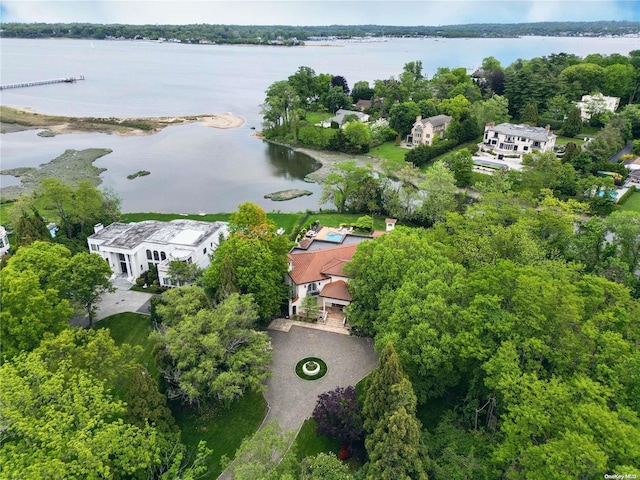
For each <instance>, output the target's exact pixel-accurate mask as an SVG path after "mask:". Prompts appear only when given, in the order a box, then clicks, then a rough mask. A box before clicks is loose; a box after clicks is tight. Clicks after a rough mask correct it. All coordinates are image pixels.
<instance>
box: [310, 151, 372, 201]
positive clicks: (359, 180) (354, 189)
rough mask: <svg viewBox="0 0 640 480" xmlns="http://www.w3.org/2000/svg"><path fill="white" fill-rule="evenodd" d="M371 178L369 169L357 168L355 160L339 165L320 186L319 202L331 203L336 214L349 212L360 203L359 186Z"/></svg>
mask: <svg viewBox="0 0 640 480" xmlns="http://www.w3.org/2000/svg"><path fill="white" fill-rule="evenodd" d="M371 177H372V174H371V168H368V167H359V166H358V165H357V164H356V162H355V160H350V161H347V162H343V163H339V164H337V165H336V166H335V168H334V171H333V172H331V173H330V174H329V175H328V176H327V179H326V180H325V182H324V183H323V184H322V197H321V198H320V202H321V203H324V202H327V201H330V202H332V203H333V204H334V205H335V207H336V209H337V210H338V212H344V211H346V210H351V209H352V207H353V206H355V204H357V203H360V199H359V198H358V192H359V191H360V186H361V185H362V184H363V183H364V182H366V181H367V180H368V179H369V178H371Z"/></svg>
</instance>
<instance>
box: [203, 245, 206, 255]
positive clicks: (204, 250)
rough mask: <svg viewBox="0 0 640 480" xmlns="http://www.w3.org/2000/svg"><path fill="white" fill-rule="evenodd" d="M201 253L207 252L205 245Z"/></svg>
mask: <svg viewBox="0 0 640 480" xmlns="http://www.w3.org/2000/svg"><path fill="white" fill-rule="evenodd" d="M202 253H203V254H205V255H206V254H207V247H205V248H203V249H202Z"/></svg>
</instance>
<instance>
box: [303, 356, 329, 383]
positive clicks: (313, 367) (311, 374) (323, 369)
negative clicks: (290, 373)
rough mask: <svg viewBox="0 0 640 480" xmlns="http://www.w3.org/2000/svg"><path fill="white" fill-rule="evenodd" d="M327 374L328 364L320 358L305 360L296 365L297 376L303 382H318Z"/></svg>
mask: <svg viewBox="0 0 640 480" xmlns="http://www.w3.org/2000/svg"><path fill="white" fill-rule="evenodd" d="M326 374H327V364H326V363H325V362H324V361H323V360H322V359H320V358H316V357H307V358H303V359H302V360H300V361H299V362H298V363H297V364H296V375H298V376H299V377H300V378H302V379H303V380H318V379H319V378H322V377H324V376H325V375H326Z"/></svg>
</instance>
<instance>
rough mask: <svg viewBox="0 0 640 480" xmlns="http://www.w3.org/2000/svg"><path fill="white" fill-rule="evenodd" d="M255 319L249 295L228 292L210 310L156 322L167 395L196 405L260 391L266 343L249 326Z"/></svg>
mask: <svg viewBox="0 0 640 480" xmlns="http://www.w3.org/2000/svg"><path fill="white" fill-rule="evenodd" d="M191 288H196V287H191ZM172 300H173V301H178V302H179V301H181V300H182V299H181V298H177V299H172ZM257 319H258V314H257V312H256V307H255V304H254V302H253V299H252V297H251V296H250V295H242V296H241V295H238V294H233V295H230V296H229V297H227V298H226V299H224V300H223V301H222V302H220V303H219V304H218V305H217V306H216V307H214V308H213V309H202V310H199V311H198V312H197V313H196V314H195V315H187V316H185V317H184V318H182V319H181V320H180V321H178V322H174V323H173V324H171V325H164V324H163V325H161V328H160V330H159V331H158V332H157V333H155V334H154V338H155V339H156V340H157V341H158V342H159V343H160V344H161V347H160V349H159V350H158V353H157V357H156V361H157V363H158V368H159V370H160V371H161V372H162V374H163V376H164V379H165V381H166V382H167V385H168V386H167V389H168V390H167V395H168V397H169V398H170V399H179V400H181V401H182V402H185V403H190V404H197V405H202V404H203V403H204V402H207V401H211V400H219V401H230V400H233V399H235V398H238V397H240V396H242V395H243V394H244V392H245V391H246V390H247V389H250V390H254V391H262V390H263V389H264V385H263V383H262V382H263V381H264V380H265V379H266V378H267V377H268V376H269V363H270V361H271V346H270V343H269V338H268V336H267V335H266V333H264V332H258V331H257V330H255V328H256V326H257V324H256V320H257Z"/></svg>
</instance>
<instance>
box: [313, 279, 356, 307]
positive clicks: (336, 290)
mask: <svg viewBox="0 0 640 480" xmlns="http://www.w3.org/2000/svg"><path fill="white" fill-rule="evenodd" d="M320 296H321V297H325V298H335V299H336V300H346V301H348V302H350V301H351V294H350V293H349V284H348V283H347V282H345V281H344V280H337V281H335V282H331V283H327V284H326V285H325V286H324V287H323V288H322V291H321V292H320Z"/></svg>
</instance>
